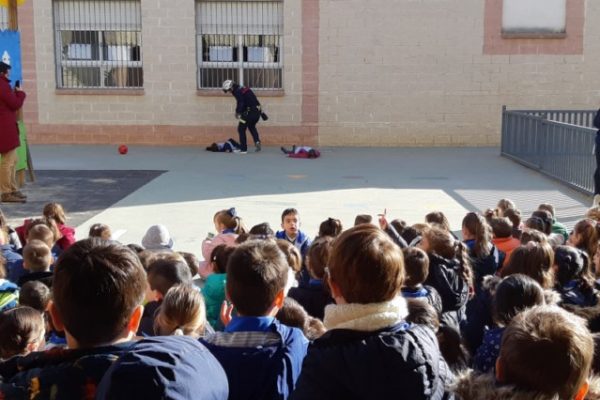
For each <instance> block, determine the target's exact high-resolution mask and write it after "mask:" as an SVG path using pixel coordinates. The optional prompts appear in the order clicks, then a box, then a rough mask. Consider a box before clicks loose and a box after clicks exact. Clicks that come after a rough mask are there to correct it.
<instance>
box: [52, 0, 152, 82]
mask: <svg viewBox="0 0 600 400" xmlns="http://www.w3.org/2000/svg"><path fill="white" fill-rule="evenodd" d="M68 3H70V5H69V6H67V4H68ZM60 4H64V5H65V6H61V5H60ZM124 5H125V6H124ZM61 7H64V8H62V9H61ZM67 7H71V9H68V8H67ZM77 7H79V8H77ZM95 8H97V10H96V9H95ZM82 9H83V10H82ZM91 9H95V11H96V12H93V11H90V10H91ZM100 9H102V12H98V10H100ZM124 10H126V11H127V13H126V14H128V15H126V16H124V15H119V12H123V11H124ZM76 13H79V15H75V14H76ZM86 13H89V14H86ZM53 16H54V38H55V52H54V53H55V65H56V87H57V88H58V89H111V90H115V89H117V90H119V89H141V88H143V83H142V84H140V85H136V84H135V82H132V83H133V84H127V83H126V84H125V85H123V86H114V85H106V79H105V77H106V76H107V75H108V74H110V73H115V71H117V70H118V69H123V68H125V73H126V74H127V73H128V70H129V68H140V69H141V71H140V74H142V75H141V77H140V81H141V82H143V61H142V60H143V54H142V25H141V0H91V1H90V0H85V1H82V0H53ZM78 17H80V18H81V19H80V20H78ZM111 18H112V19H113V21H111V20H110V19H111ZM119 19H121V20H123V19H125V22H123V21H117V20H119ZM128 19H129V20H128ZM62 32H71V33H72V34H73V35H77V34H82V33H83V32H85V34H86V35H88V34H89V35H90V36H92V35H95V36H96V38H97V44H96V43H92V44H91V45H90V50H89V57H88V56H87V54H84V50H83V49H85V48H84V47H81V48H80V49H79V52H78V53H79V57H70V56H69V53H70V51H71V49H72V47H71V46H77V45H80V46H87V43H73V42H71V43H69V44H68V45H67V44H65V43H63V42H62V40H63V39H62V38H63V35H62ZM75 32H78V33H75ZM111 33H117V34H119V33H120V34H125V35H127V34H134V35H137V37H139V42H136V43H135V44H136V45H137V46H126V45H109V44H105V41H104V37H105V34H111ZM93 46H97V50H96V51H97V53H98V54H97V58H95V57H94V49H93V48H92V47H93ZM105 47H106V56H105V54H104V53H105V51H104V49H105ZM134 47H137V48H138V50H139V60H132V59H131V58H133V57H132V52H133V49H134ZM111 48H112V49H111ZM115 48H116V49H115ZM73 49H75V48H73ZM111 51H116V54H117V57H116V58H114V57H110V52H111ZM85 53H87V51H85ZM81 55H83V57H81ZM69 67H71V68H90V69H93V70H94V71H93V72H94V73H95V72H96V71H98V73H99V85H68V84H66V83H65V82H64V79H63V78H64V76H63V68H69ZM121 73H122V71H121ZM126 81H127V79H126Z"/></svg>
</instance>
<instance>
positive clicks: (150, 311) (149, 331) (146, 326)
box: [137, 300, 162, 336]
mask: <svg viewBox="0 0 600 400" xmlns="http://www.w3.org/2000/svg"><path fill="white" fill-rule="evenodd" d="M161 304H162V300H161V301H151V302H148V303H147V304H146V305H145V306H144V314H142V320H141V322H140V327H139V328H138V331H137V334H138V336H154V317H155V316H156V311H157V310H158V308H159V307H160V305H161Z"/></svg>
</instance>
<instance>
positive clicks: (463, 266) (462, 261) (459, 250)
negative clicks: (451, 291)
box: [455, 240, 473, 287]
mask: <svg viewBox="0 0 600 400" xmlns="http://www.w3.org/2000/svg"><path fill="white" fill-rule="evenodd" d="M455 243H456V244H455V246H456V247H455V251H456V259H457V260H458V265H459V272H460V276H461V278H463V279H464V281H465V282H467V284H468V285H469V287H472V286H473V271H472V269H471V259H470V258H469V251H468V248H467V246H466V245H465V244H464V243H463V242H461V241H459V240H457V241H456V242H455Z"/></svg>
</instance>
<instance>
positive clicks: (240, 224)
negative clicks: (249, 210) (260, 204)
mask: <svg viewBox="0 0 600 400" xmlns="http://www.w3.org/2000/svg"><path fill="white" fill-rule="evenodd" d="M233 219H234V221H235V229H234V232H235V233H236V234H237V235H241V234H243V233H248V229H247V228H246V225H244V221H242V218H241V217H238V216H235V217H233Z"/></svg>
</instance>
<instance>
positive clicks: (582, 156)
mask: <svg viewBox="0 0 600 400" xmlns="http://www.w3.org/2000/svg"><path fill="white" fill-rule="evenodd" d="M595 115H596V110H507V109H506V107H504V108H503V110H502V146H501V155H502V156H504V157H507V158H510V159H512V160H514V161H516V162H518V163H520V164H523V165H525V166H527V167H529V168H532V169H534V170H536V171H539V172H541V173H543V174H545V175H548V176H550V177H552V178H555V179H558V180H559V181H561V182H563V183H565V184H567V185H568V186H570V187H572V188H574V189H577V190H579V191H582V192H584V193H589V194H591V193H593V192H594V179H593V175H594V170H595V168H596V161H595V157H594V143H595V135H596V129H594V128H592V121H593V119H594V116H595Z"/></svg>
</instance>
